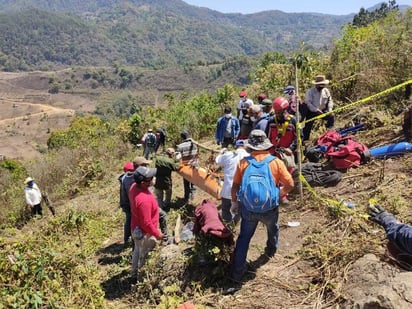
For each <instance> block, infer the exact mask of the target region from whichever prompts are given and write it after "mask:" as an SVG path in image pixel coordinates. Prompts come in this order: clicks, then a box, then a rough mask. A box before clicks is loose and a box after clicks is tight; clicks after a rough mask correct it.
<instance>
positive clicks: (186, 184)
mask: <svg viewBox="0 0 412 309" xmlns="http://www.w3.org/2000/svg"><path fill="white" fill-rule="evenodd" d="M183 187H184V190H185V196H184V199H185V200H186V201H188V200H189V198H190V194H191V193H192V194H194V193H195V191H196V188H195V186H194V184H192V183H191V182H190V181H188V180H186V179H184V178H183Z"/></svg>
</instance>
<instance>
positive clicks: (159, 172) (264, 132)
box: [119, 76, 412, 282]
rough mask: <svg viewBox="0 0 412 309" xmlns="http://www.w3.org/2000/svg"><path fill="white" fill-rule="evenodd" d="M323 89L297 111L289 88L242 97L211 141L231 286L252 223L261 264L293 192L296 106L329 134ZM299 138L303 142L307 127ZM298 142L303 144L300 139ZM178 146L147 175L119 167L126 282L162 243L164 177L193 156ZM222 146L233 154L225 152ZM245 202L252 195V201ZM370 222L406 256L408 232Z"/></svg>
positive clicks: (390, 221) (378, 212)
mask: <svg viewBox="0 0 412 309" xmlns="http://www.w3.org/2000/svg"><path fill="white" fill-rule="evenodd" d="M328 83H329V81H328V80H326V79H325V78H324V76H317V77H316V79H315V81H314V87H313V88H311V89H309V90H308V92H307V94H306V98H305V103H302V102H300V100H299V99H298V98H297V97H296V96H294V95H295V93H294V88H293V86H288V87H286V89H285V94H286V95H287V98H286V97H277V98H275V99H274V100H273V101H272V100H270V99H268V98H267V97H266V96H265V95H264V94H261V95H259V97H258V101H259V103H260V104H254V103H253V102H252V100H250V99H247V93H246V92H245V91H242V92H241V93H240V102H239V104H238V109H237V115H236V116H234V115H233V114H232V110H231V108H230V107H227V108H225V110H224V115H223V116H222V117H221V118H219V120H218V122H217V127H216V134H215V138H216V142H217V143H218V144H219V145H221V146H222V150H221V151H220V153H219V155H218V156H217V157H216V159H215V162H216V164H217V165H219V166H221V167H222V168H223V174H224V180H223V187H222V190H221V197H222V203H221V219H222V221H223V222H224V223H226V224H230V223H233V224H237V223H238V222H239V221H240V232H239V235H238V238H237V240H236V244H235V249H234V254H233V260H232V265H231V271H230V277H231V278H232V279H233V280H234V281H237V282H238V281H241V280H242V278H243V276H244V274H245V272H246V269H247V252H248V249H249V244H250V241H251V239H252V237H253V235H254V233H255V230H256V228H257V225H258V223H259V222H262V223H263V224H264V225H265V226H266V229H267V235H268V238H267V241H266V246H265V249H264V253H262V256H263V257H264V258H265V259H266V261H267V260H268V259H270V258H271V257H273V256H274V254H275V253H276V251H277V248H278V238H279V225H278V219H279V205H280V204H281V203H282V202H284V203H285V202H286V203H287V202H288V201H287V196H288V193H289V192H291V191H292V190H293V188H294V182H293V178H292V176H291V172H292V171H293V164H292V163H290V162H289V161H288V160H285V159H284V156H292V157H293V153H294V152H295V151H296V149H297V136H296V133H295V132H296V130H295V127H296V122H297V119H296V116H295V113H296V111H297V109H299V108H301V109H302V110H303V108H302V105H303V104H306V109H307V111H306V113H302V115H303V117H306V118H308V117H315V116H317V115H320V114H323V113H328V114H327V116H326V117H325V118H326V120H327V126H333V125H334V118H333V114H331V111H332V108H333V103H332V99H331V96H330V92H329V90H327V88H326V87H325V86H326V85H327V84H328ZM246 120H247V121H246ZM242 127H243V129H242ZM305 127H306V126H305ZM306 130H307V131H306V138H308V137H309V135H310V131H311V126H310V127H308V128H307V129H306ZM302 134H303V135H304V136H305V131H304V132H302ZM181 140H182V141H181V143H180V144H179V145H177V147H176V149H177V152H176V151H175V149H173V148H168V149H167V150H166V151H165V155H156V157H155V159H154V160H155V162H154V166H155V167H154V168H152V167H149V165H150V164H151V163H152V161H151V160H148V158H142V157H137V158H135V160H134V161H133V162H128V163H127V164H125V166H124V170H125V173H124V174H123V175H122V176H121V177H120V178H119V181H120V183H121V185H120V205H121V207H122V209H123V211H124V212H125V213H126V222H125V226H124V241H125V243H127V242H128V239H129V238H130V237H131V238H132V239H133V247H134V249H133V255H132V274H134V275H136V274H137V270H138V269H139V268H140V267H141V266H142V265H143V263H144V260H145V258H146V256H147V254H148V252H149V251H150V250H152V249H153V248H154V246H155V245H156V244H157V243H158V242H159V241H161V240H163V241H167V240H168V231H167V219H166V217H167V210H168V208H169V207H170V202H171V196H172V180H171V174H172V172H173V171H176V170H177V169H178V163H177V162H178V161H180V164H184V165H191V166H193V167H197V166H198V165H197V154H198V148H197V145H196V144H195V143H194V142H193V140H192V139H191V138H190V135H189V133H188V132H187V131H183V132H181ZM229 145H232V146H233V148H234V149H233V150H227V147H229ZM293 161H294V160H293V159H292V162H293ZM152 186H153V187H154V190H153V189H151V187H152ZM184 191H185V193H184V199H185V201H188V200H189V199H191V198H192V197H193V194H194V191H195V188H194V186H193V184H191V183H190V181H188V180H186V179H184ZM268 192H269V194H268ZM251 194H255V195H254V196H253V198H250V196H251ZM370 216H371V219H372V220H374V221H376V222H378V223H380V224H381V225H382V226H384V227H385V230H386V231H387V232H388V237H389V238H390V239H393V240H394V241H395V243H397V244H398V247H399V248H400V249H401V250H404V251H406V252H409V253H412V227H409V226H406V225H403V224H400V223H398V222H397V221H396V220H395V219H394V217H393V216H392V215H391V214H390V213H387V212H386V211H384V210H383V209H382V208H381V207H378V208H371V209H370ZM128 220H129V222H128Z"/></svg>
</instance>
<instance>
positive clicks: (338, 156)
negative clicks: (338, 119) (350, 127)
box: [325, 139, 369, 169]
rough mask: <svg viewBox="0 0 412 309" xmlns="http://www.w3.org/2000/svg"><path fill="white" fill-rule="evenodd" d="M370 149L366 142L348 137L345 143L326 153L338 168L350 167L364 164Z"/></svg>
mask: <svg viewBox="0 0 412 309" xmlns="http://www.w3.org/2000/svg"><path fill="white" fill-rule="evenodd" d="M368 153H369V149H368V147H366V146H365V145H364V144H362V143H359V142H357V141H354V140H352V139H347V140H346V141H345V143H344V144H340V145H338V146H336V147H334V148H333V150H332V151H328V152H326V153H325V156H326V157H327V158H330V159H331V160H332V163H333V165H334V167H335V168H336V169H348V168H351V167H357V166H359V165H361V164H364V163H366V162H367V161H368V159H369V155H368Z"/></svg>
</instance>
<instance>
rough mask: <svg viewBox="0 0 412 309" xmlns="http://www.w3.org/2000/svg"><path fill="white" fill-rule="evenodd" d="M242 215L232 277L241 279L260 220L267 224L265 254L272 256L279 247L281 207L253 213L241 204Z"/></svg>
mask: <svg viewBox="0 0 412 309" xmlns="http://www.w3.org/2000/svg"><path fill="white" fill-rule="evenodd" d="M239 208H240V216H241V218H242V221H241V223H240V233H239V236H238V238H237V240H236V247H235V252H234V256H233V264H232V269H231V277H232V278H233V279H234V280H237V281H240V280H241V279H242V277H243V275H244V274H245V272H246V258H247V252H248V250H249V243H250V240H251V239H252V236H253V234H255V231H256V227H257V225H258V223H259V222H262V223H263V224H264V225H266V230H267V235H268V239H267V241H266V248H265V254H266V255H268V256H269V257H272V256H273V255H274V254H275V253H276V250H277V248H278V239H279V225H278V218H279V207H276V208H275V209H273V210H270V211H268V212H266V213H252V212H250V211H247V210H246V209H245V208H244V207H242V206H241V205H239Z"/></svg>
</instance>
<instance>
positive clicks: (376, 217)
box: [368, 205, 395, 225]
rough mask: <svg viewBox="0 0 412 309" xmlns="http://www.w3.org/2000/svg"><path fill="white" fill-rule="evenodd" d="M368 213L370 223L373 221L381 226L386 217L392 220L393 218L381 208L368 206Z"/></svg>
mask: <svg viewBox="0 0 412 309" xmlns="http://www.w3.org/2000/svg"><path fill="white" fill-rule="evenodd" d="M368 211H369V216H370V217H369V219H371V220H372V221H375V222H376V223H378V224H380V225H383V224H384V220H385V219H387V218H388V217H392V218H393V219H394V220H395V218H394V216H393V215H392V214H391V213H389V212H387V211H386V210H385V209H384V208H383V207H382V206H380V205H376V206H369V207H368Z"/></svg>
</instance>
